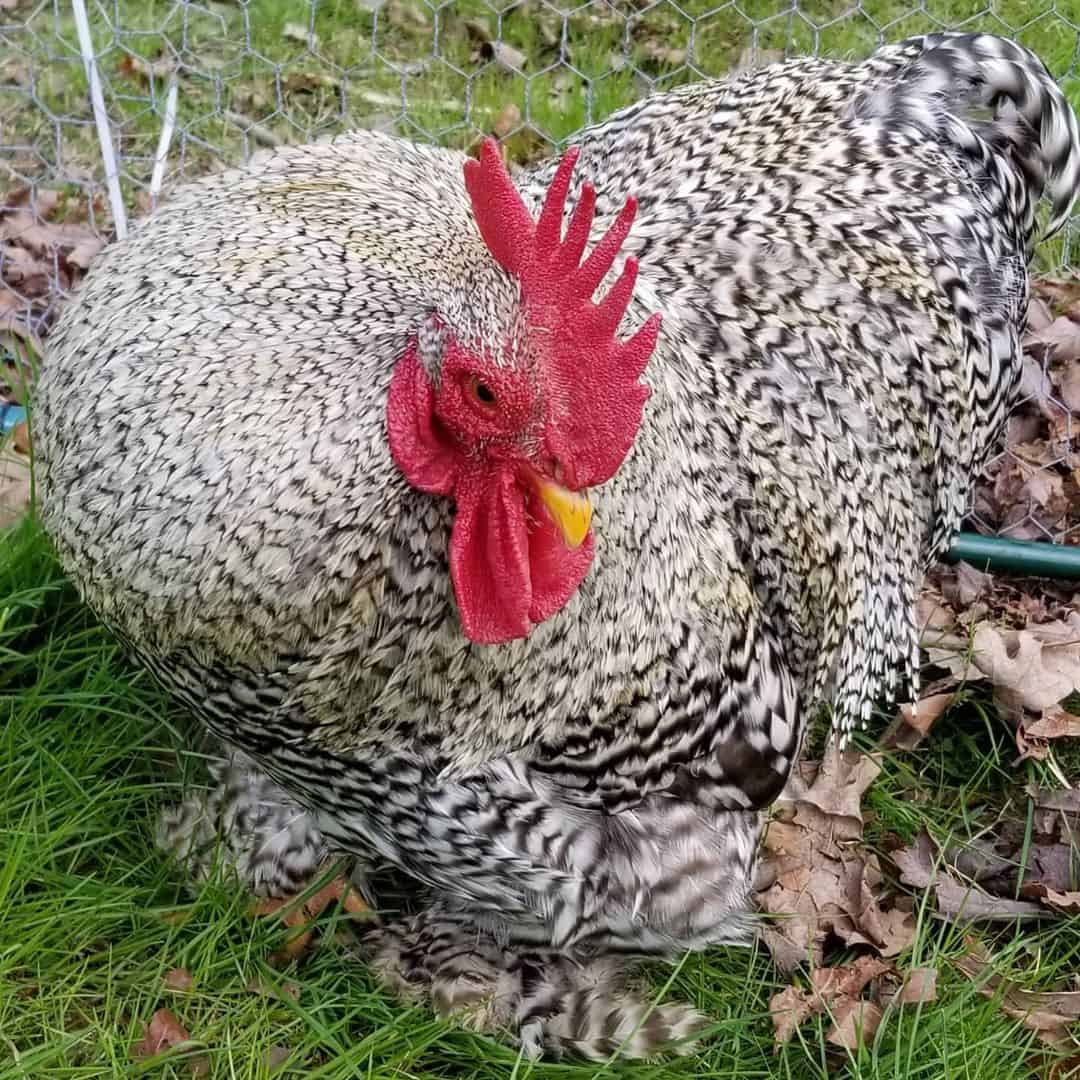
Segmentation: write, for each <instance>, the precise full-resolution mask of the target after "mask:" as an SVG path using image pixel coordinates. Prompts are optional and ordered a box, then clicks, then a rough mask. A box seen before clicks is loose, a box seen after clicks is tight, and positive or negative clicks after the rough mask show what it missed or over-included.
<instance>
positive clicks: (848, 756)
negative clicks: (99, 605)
mask: <svg viewBox="0 0 1080 1080" xmlns="http://www.w3.org/2000/svg"><path fill="white" fill-rule="evenodd" d="M879 771H880V766H879V765H878V763H877V761H876V760H874V758H872V757H870V756H869V755H866V754H861V753H859V752H857V751H853V750H848V751H844V752H840V751H839V750H837V748H836V746H835V744H833V745H831V746H830V747H829V749H828V751H827V752H826V755H825V758H824V760H823V761H821V762H820V763H815V762H806V761H804V762H801V763H800V766H799V768H798V769H796V770H794V771H793V774H792V776H791V777H790V778H789V780H788V784H787V786H786V787H785V789H784V793H783V796H782V797H781V799H780V800H778V802H777V804H776V808H775V812H774V816H773V818H772V820H771V821H770V822H769V825H768V828H767V830H766V833H765V838H764V842H763V843H764V851H763V857H762V859H761V861H760V863H759V868H758V876H757V879H756V881H755V890H756V892H757V898H758V903H759V905H760V907H761V910H762V911H763V912H764V913H765V914H766V915H767V916H771V918H769V919H767V920H766V921H765V924H764V926H763V929H762V939H763V941H764V943H765V945H766V947H767V948H768V949H769V952H770V953H771V955H772V958H773V962H774V963H775V964H776V966H777V967H778V968H779V969H780V970H781V971H791V970H792V969H794V968H795V967H797V966H798V965H799V964H801V963H805V962H806V961H808V960H809V961H812V962H814V963H816V964H818V965H820V964H821V963H822V961H823V952H824V943H825V940H826V938H827V937H828V935H829V934H835V935H836V936H837V937H839V938H840V939H841V940H843V941H845V942H847V943H848V944H852V945H869V946H871V947H872V948H873V949H875V950H876V951H877V952H879V953H882V954H883V955H886V956H894V955H896V954H898V953H900V952H902V951H903V950H904V949H905V948H907V947H908V946H909V945H910V944H911V941H912V940H913V939H914V932H915V926H914V919H913V917H912V916H911V914H910V913H908V912H903V911H899V910H897V909H896V908H894V907H889V906H888V902H887V898H886V897H885V894H886V892H887V889H886V887H885V879H884V875H883V874H882V872H881V867H880V865H879V863H878V860H877V857H876V856H875V855H874V854H872V853H869V852H866V851H864V850H862V849H860V848H859V847H858V844H857V841H859V840H860V839H861V838H862V828H863V823H862V811H861V808H860V802H861V798H862V795H863V793H864V792H865V790H866V788H867V787H869V785H870V784H871V783H872V782H873V780H874V778H875V777H876V776H877V774H878V772H879ZM883 901H884V902H883Z"/></svg>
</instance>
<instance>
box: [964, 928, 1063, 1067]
mask: <svg viewBox="0 0 1080 1080" xmlns="http://www.w3.org/2000/svg"><path fill="white" fill-rule="evenodd" d="M953 964H954V965H955V966H956V967H957V968H959V970H960V971H962V972H963V973H964V974H965V975H966V976H967V977H968V978H969V979H971V980H972V981H973V982H977V983H980V984H981V985H979V986H978V987H977V989H978V991H979V993H980V994H983V995H984V996H985V997H989V998H997V997H1000V1001H1001V1011H1002V1012H1004V1013H1005V1014H1006V1015H1007V1016H1011V1017H1014V1018H1015V1019H1017V1020H1021V1021H1023V1023H1024V1026H1025V1027H1027V1028H1030V1029H1031V1030H1032V1031H1034V1032H1035V1033H1036V1034H1037V1035H1038V1037H1039V1038H1040V1039H1041V1040H1042V1041H1043V1042H1045V1043H1048V1044H1049V1045H1051V1046H1055V1047H1060V1046H1071V1045H1072V1039H1071V1037H1070V1035H1069V1026H1070V1025H1071V1024H1073V1023H1075V1022H1076V1020H1078V1019H1080V992H1077V991H1043V992H1038V991H1031V990H1022V989H1020V988H1019V987H1018V986H1016V985H1015V984H1014V983H1012V982H1010V981H1009V980H1007V979H1003V978H1002V977H1001V976H1000V975H998V974H996V973H995V972H994V970H993V968H992V967H991V965H990V957H989V955H988V954H987V952H986V950H985V948H984V947H983V946H982V945H980V944H979V943H977V942H972V943H971V946H970V951H969V953H968V955H966V956H961V957H960V958H959V959H957V960H954V961H953Z"/></svg>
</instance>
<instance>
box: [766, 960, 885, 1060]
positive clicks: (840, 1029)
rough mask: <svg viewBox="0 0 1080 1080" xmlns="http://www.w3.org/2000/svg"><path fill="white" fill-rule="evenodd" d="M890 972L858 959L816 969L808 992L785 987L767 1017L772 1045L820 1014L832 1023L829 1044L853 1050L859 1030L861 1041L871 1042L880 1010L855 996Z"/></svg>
mask: <svg viewBox="0 0 1080 1080" xmlns="http://www.w3.org/2000/svg"><path fill="white" fill-rule="evenodd" d="M891 970H892V966H891V965H890V964H888V963H886V962H885V961H883V960H878V959H877V958H876V957H872V956H860V957H859V958H858V959H857V960H856V961H855V962H854V963H852V964H844V965H840V966H838V967H819V968H816V969H815V970H814V972H813V974H812V975H811V976H810V988H809V989H808V990H800V989H799V988H798V987H794V986H789V987H787V989H785V990H782V991H780V993H778V994H774V995H773V997H772V998H771V999H770V1001H769V1014H770V1016H771V1017H772V1022H773V1038H774V1040H775V1042H776V1043H777V1044H780V1043H785V1042H787V1041H788V1040H789V1039H790V1038H791V1036H792V1035H793V1034H794V1033H795V1030H796V1028H798V1026H799V1025H800V1024H801V1023H803V1021H805V1020H807V1019H809V1018H810V1017H811V1016H816V1015H818V1014H821V1013H827V1014H828V1015H829V1016H830V1018H831V1019H832V1021H833V1024H832V1027H831V1028H830V1029H829V1032H828V1035H827V1036H826V1037H827V1038H828V1039H829V1041H830V1042H833V1043H835V1044H837V1045H840V1046H846V1047H849V1048H851V1049H854V1048H855V1047H857V1046H858V1042H859V1040H858V1032H859V1031H860V1030H861V1032H862V1034H863V1037H864V1039H867V1040H869V1039H872V1038H873V1032H875V1031H876V1030H877V1027H878V1025H879V1024H880V1023H881V1010H880V1009H879V1008H878V1006H877V1005H875V1004H874V1003H873V1002H869V1001H863V1000H861V999H860V997H859V995H860V994H862V992H863V990H864V989H865V988H866V987H867V985H868V984H869V983H870V982H871V980H873V979H875V978H877V977H878V976H879V975H882V974H884V973H885V972H888V971H891Z"/></svg>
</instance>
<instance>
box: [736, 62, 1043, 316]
mask: <svg viewBox="0 0 1080 1080" xmlns="http://www.w3.org/2000/svg"><path fill="white" fill-rule="evenodd" d="M783 58H784V53H783V51H782V50H781V49H755V48H754V46H753V45H748V46H747V47H746V48H745V49H743V51H742V52H741V53H739V58H738V60H736V61H735V68H734V70H733V71H732V74H733V75H741V74H742V73H743V72H746V71H756V70H757V69H758V68H763V67H768V66H769V65H770V64H775V63H776V62H777V61H778V60H783ZM1029 321H1030V320H1029ZM1047 321H1049V320H1047Z"/></svg>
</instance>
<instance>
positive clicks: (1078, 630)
mask: <svg viewBox="0 0 1080 1080" xmlns="http://www.w3.org/2000/svg"><path fill="white" fill-rule="evenodd" d="M928 653H929V656H930V660H931V663H933V664H935V665H937V666H939V667H942V668H945V669H946V670H948V671H950V672H951V673H952V674H953V675H954V676H956V677H957V678H959V679H971V678H973V677H974V678H978V677H979V673H981V674H982V675H983V676H985V677H986V678H988V679H989V680H990V681H991V682H992V683H993V684H994V685H995V686H996V687H1000V688H1002V689H1005V690H1008V691H1011V692H1012V693H1013V694H1014V695H1015V696H1016V701H1017V703H1018V704H1019V705H1022V706H1023V707H1024V708H1026V709H1030V710H1031V711H1032V712H1042V711H1043V710H1044V709H1049V708H1052V707H1053V706H1055V705H1057V704H1058V702H1060V701H1061V700H1062V699H1064V698H1066V697H1068V695H1069V694H1071V693H1072V692H1073V691H1075V690H1080V613H1078V612H1073V613H1072V614H1071V615H1070V618H1069V620H1068V621H1067V622H1066V621H1058V622H1055V623H1045V624H1043V625H1033V626H1029V627H1027V628H1026V629H1024V630H1002V629H999V628H998V627H995V626H991V625H989V624H988V623H982V624H980V625H979V626H978V627H976V629H975V633H974V636H973V639H972V640H971V641H970V642H969V641H967V640H965V639H962V638H949V637H944V636H943V637H939V638H936V639H935V640H934V641H933V645H932V647H931V648H929V649H928ZM969 653H970V661H971V663H970V664H969V662H968V661H969ZM972 665H973V666H974V668H975V669H976V670H975V673H974V675H973V673H972V671H971V670H970V668H971V666H972Z"/></svg>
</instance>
